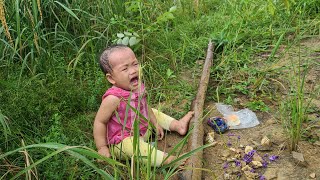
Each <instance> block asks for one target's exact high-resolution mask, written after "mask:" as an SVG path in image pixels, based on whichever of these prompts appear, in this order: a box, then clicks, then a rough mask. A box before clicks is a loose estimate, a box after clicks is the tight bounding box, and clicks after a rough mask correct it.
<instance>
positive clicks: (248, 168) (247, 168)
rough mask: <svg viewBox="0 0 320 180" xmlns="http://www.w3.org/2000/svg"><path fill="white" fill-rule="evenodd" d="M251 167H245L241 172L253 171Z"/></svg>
mask: <svg viewBox="0 0 320 180" xmlns="http://www.w3.org/2000/svg"><path fill="white" fill-rule="evenodd" d="M251 169H252V168H251V167H250V166H249V165H246V166H244V167H243V168H242V169H241V170H242V171H251Z"/></svg>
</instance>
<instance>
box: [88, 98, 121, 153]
mask: <svg viewBox="0 0 320 180" xmlns="http://www.w3.org/2000/svg"><path fill="white" fill-rule="evenodd" d="M119 102H120V99H119V98H117V97H116V96H112V95H110V96H107V97H106V98H104V99H103V101H102V103H101V105H100V108H99V110H98V112H97V114H96V117H95V120H94V124H93V137H94V141H95V143H96V147H97V149H98V152H99V154H101V155H104V156H106V157H110V152H109V148H108V146H107V140H106V131H107V126H106V125H107V123H108V121H109V119H110V118H111V116H112V114H113V112H114V111H115V110H116V109H117V106H118V104H119Z"/></svg>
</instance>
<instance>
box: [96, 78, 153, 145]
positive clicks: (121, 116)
mask: <svg viewBox="0 0 320 180" xmlns="http://www.w3.org/2000/svg"><path fill="white" fill-rule="evenodd" d="M108 95H113V96H116V97H118V98H119V99H120V104H119V105H118V108H117V110H116V111H115V112H114V113H113V115H112V116H111V118H110V119H109V121H108V123H107V134H106V135H107V144H118V143H120V142H121V141H122V140H123V139H125V138H127V137H129V136H133V123H134V121H135V120H136V118H138V115H137V114H136V113H135V112H134V111H133V110H132V108H131V107H133V108H134V109H137V110H138V108H139V107H140V123H139V129H140V136H143V135H144V134H145V133H146V132H147V128H148V122H146V121H145V120H143V119H142V118H141V115H142V116H144V117H145V118H146V119H148V105H147V98H146V94H145V87H144V85H143V84H142V85H141V89H140V91H139V92H130V91H126V90H124V89H121V88H118V87H115V86H113V87H111V88H110V89H108V90H107V91H106V93H105V94H104V95H103V96H102V100H103V99H104V98H105V97H107V96H108ZM130 95H131V98H130ZM129 102H130V106H131V107H130V106H129V105H128V104H129ZM126 110H127V111H128V112H127V113H126Z"/></svg>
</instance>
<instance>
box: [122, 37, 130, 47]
mask: <svg viewBox="0 0 320 180" xmlns="http://www.w3.org/2000/svg"><path fill="white" fill-rule="evenodd" d="M122 44H124V45H128V44H129V37H124V38H123V39H122Z"/></svg>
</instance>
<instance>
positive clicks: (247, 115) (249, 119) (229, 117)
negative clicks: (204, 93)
mask: <svg viewBox="0 0 320 180" xmlns="http://www.w3.org/2000/svg"><path fill="white" fill-rule="evenodd" d="M216 107H217V110H218V111H219V112H220V113H221V114H222V115H223V118H224V119H226V122H227V124H228V126H229V128H230V129H244V128H250V127H254V126H257V125H258V124H260V122H259V120H258V118H257V116H256V114H255V113H254V112H252V111H251V110H250V109H247V108H246V109H241V110H239V111H236V112H235V111H234V109H233V107H232V106H231V105H225V104H222V103H216Z"/></svg>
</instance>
